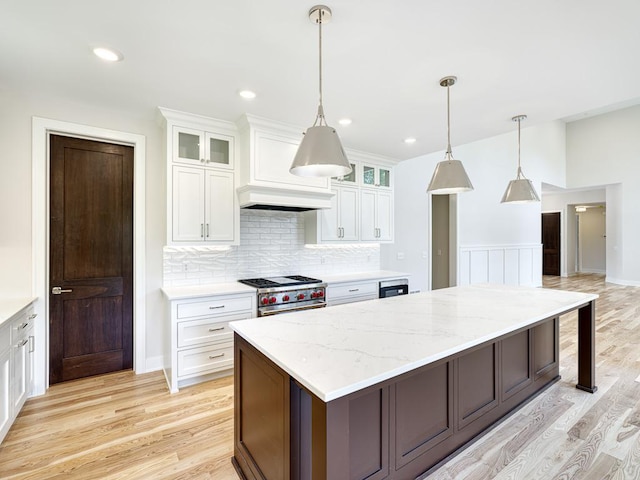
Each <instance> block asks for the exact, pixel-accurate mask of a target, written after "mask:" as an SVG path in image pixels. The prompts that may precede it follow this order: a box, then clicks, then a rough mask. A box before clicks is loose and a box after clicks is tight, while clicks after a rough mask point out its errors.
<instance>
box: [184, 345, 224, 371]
mask: <svg viewBox="0 0 640 480" xmlns="http://www.w3.org/2000/svg"><path fill="white" fill-rule="evenodd" d="M232 366H233V343H225V344H223V345H212V346H210V347H199V348H189V349H187V350H179V351H178V377H186V376H189V375H195V374H198V373H200V374H203V373H211V372H215V371H218V370H225V369H227V368H231V367H232Z"/></svg>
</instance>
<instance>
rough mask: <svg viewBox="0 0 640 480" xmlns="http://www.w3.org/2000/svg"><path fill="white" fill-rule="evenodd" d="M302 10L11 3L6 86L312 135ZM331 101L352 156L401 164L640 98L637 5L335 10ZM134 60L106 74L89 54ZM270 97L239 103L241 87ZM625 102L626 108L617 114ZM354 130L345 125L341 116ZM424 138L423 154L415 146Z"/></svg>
mask: <svg viewBox="0 0 640 480" xmlns="http://www.w3.org/2000/svg"><path fill="white" fill-rule="evenodd" d="M313 5H315V3H313V2H309V3H305V2H301V1H300V0H272V1H265V0H253V1H251V0H109V1H107V0H56V1H51V0H0V88H1V89H4V90H6V91H8V92H26V93H29V92H34V91H37V92H40V93H42V94H43V95H55V96H57V97H61V98H68V99H69V100H70V101H73V102H74V103H75V102H81V103H89V104H95V105H104V106H106V107H107V108H109V109H117V110H126V111H131V112H134V113H137V114H141V115H149V116H151V115H155V108H156V107H157V106H165V107H169V108H173V109H177V110H183V111H187V112H192V113H198V114H202V115H207V116H214V117H217V118H222V119H227V120H235V119H237V118H238V117H239V116H240V115H241V114H242V113H244V112H248V113H252V114H254V115H259V116H263V117H267V118H272V119H275V120H279V121H283V122H287V123H292V124H297V125H300V126H301V127H305V128H306V127H308V126H310V125H311V124H312V123H313V120H314V117H315V112H316V107H317V97H318V96H317V89H318V85H317V75H318V73H317V62H318V54H317V48H318V47H317V45H318V38H317V34H318V31H317V26H315V25H314V24H312V23H311V22H310V21H309V19H308V16H307V12H308V10H309V8H310V7H312V6H313ZM328 5H329V7H330V8H331V9H332V10H333V20H332V21H331V23H329V24H327V25H326V26H325V27H324V28H323V35H324V41H323V49H324V106H325V113H326V116H327V119H328V121H329V123H330V124H331V125H334V126H336V128H337V129H338V131H339V134H340V137H341V138H342V141H343V144H344V145H345V146H347V147H351V148H357V149H360V150H366V151H370V152H375V153H379V154H383V155H389V156H392V157H396V158H398V159H407V158H412V157H415V156H417V155H420V154H423V153H429V152H433V151H438V150H443V149H444V148H445V146H446V90H445V89H444V88H442V87H440V86H439V79H440V78H441V77H444V76H446V75H456V76H457V77H458V83H457V84H456V85H455V86H453V87H452V89H451V115H452V123H451V129H452V138H451V140H452V144H453V145H454V147H455V145H457V144H463V143H466V142H469V141H473V140H477V139H480V138H485V137H489V136H492V135H496V134H500V133H504V132H508V131H513V130H514V129H515V128H516V127H515V124H514V123H513V122H512V121H511V117H512V116H514V115H516V114H526V115H528V117H529V119H528V121H527V123H525V124H523V128H526V127H527V126H530V125H534V124H537V123H542V122H546V121H550V120H555V119H563V118H570V119H576V118H581V117H582V116H584V115H591V114H593V113H597V112H601V111H604V110H606V109H613V108H617V107H620V106H627V105H632V104H636V103H640V61H639V59H640V53H639V52H640V27H639V25H638V19H639V18H640V1H638V0H608V1H606V2H605V1H602V0H520V1H514V0H484V1H478V0H449V1H446V2H442V1H433V0H431V1H428V0H367V1H362V0H360V1H357V0H333V1H332V2H331V3H328ZM94 44H107V45H110V46H112V47H114V48H116V49H118V50H120V51H121V52H122V53H123V54H124V56H125V60H124V61H123V62H120V63H117V64H105V63H103V62H101V61H100V60H98V59H97V58H96V57H94V56H93V55H92V54H91V51H90V46H91V45H94ZM244 88H249V89H252V90H255V91H256V92H257V94H258V97H257V98H256V99H255V100H253V101H251V102H248V101H246V100H243V99H241V98H240V97H239V96H238V95H237V92H238V90H240V89H244ZM612 106H613V107H612ZM345 116H347V117H350V118H352V119H353V124H352V125H351V126H348V127H341V126H339V125H337V120H338V119H339V118H341V117H345ZM408 136H414V137H416V138H417V139H418V141H417V142H416V143H415V144H413V145H406V144H404V143H403V141H402V140H403V138H405V137H408Z"/></svg>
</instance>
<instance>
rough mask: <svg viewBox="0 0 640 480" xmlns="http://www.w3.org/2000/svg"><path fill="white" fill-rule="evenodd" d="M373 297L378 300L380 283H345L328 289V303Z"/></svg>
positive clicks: (330, 286)
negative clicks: (348, 298) (352, 298)
mask: <svg viewBox="0 0 640 480" xmlns="http://www.w3.org/2000/svg"><path fill="white" fill-rule="evenodd" d="M364 295H366V296H371V297H372V298H378V282H358V283H344V284H341V285H335V286H334V285H329V286H328V287H327V301H329V302H330V301H331V300H332V299H338V298H345V297H360V296H364Z"/></svg>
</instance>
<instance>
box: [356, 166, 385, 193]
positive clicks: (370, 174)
mask: <svg viewBox="0 0 640 480" xmlns="http://www.w3.org/2000/svg"><path fill="white" fill-rule="evenodd" d="M362 185H364V186H367V187H387V188H390V187H391V169H389V168H385V167H379V166H374V165H367V164H363V165H362Z"/></svg>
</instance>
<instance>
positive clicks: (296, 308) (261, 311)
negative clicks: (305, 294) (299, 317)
mask: <svg viewBox="0 0 640 480" xmlns="http://www.w3.org/2000/svg"><path fill="white" fill-rule="evenodd" d="M326 306H327V303H326V302H324V301H323V302H313V303H308V304H305V305H273V306H266V307H259V308H258V316H259V317H267V316H270V315H278V314H280V313H289V312H300V311H302V310H311V309H312V308H324V307H326Z"/></svg>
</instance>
